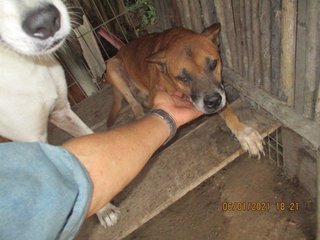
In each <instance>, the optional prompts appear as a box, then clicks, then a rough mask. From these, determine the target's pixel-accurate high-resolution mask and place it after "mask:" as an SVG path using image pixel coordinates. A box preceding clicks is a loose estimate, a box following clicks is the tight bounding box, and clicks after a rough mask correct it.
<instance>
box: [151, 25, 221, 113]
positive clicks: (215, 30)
mask: <svg viewBox="0 0 320 240" xmlns="http://www.w3.org/2000/svg"><path fill="white" fill-rule="evenodd" d="M220 28H221V26H220V23H216V24H213V25H212V26H210V27H209V28H206V29H205V30H204V31H203V32H202V33H201V34H199V33H194V32H192V31H189V30H186V29H181V28H177V29H173V30H171V31H170V32H169V34H168V35H167V39H165V41H167V44H166V48H165V49H162V50H160V51H158V52H156V53H154V54H152V55H151V56H150V57H148V58H147V59H146V60H147V61H148V62H149V63H155V64H157V67H158V69H159V70H160V71H161V72H162V74H164V77H165V78H166V79H167V80H168V81H170V82H171V83H172V84H173V85H174V87H175V88H176V89H177V90H179V91H181V92H183V93H184V94H185V95H186V96H188V97H189V98H190V99H191V101H192V103H193V104H194V105H195V106H196V108H197V109H198V110H199V111H201V112H203V113H206V114H210V113H215V112H217V111H219V110H220V109H222V108H223V107H224V106H225V104H226V95H225V91H224V87H223V85H222V83H221V68H222V65H221V59H220V55H219V51H218V46H217V42H218V34H219V32H220Z"/></svg>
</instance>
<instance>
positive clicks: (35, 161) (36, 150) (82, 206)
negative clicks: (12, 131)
mask: <svg viewBox="0 0 320 240" xmlns="http://www.w3.org/2000/svg"><path fill="white" fill-rule="evenodd" d="M91 197H92V183H91V180H90V178H89V176H88V173H87V172H86V170H85V168H84V167H83V166H82V165H81V163H80V162H79V161H78V160H77V159H76V158H75V157H74V156H73V155H72V154H71V153H69V152H68V151H67V150H65V149H64V148H62V147H57V146H52V145H49V144H44V143H16V142H15V143H2V144H0V239H2V240H6V239H8V240H12V239H16V240H19V239H23V240H25V239H33V240H37V239H39V240H40V239H41V240H43V239H68V240H69V239H73V238H74V237H75V235H76V234H77V232H78V230H79V229H80V226H81V224H82V222H83V221H84V218H85V215H86V212H87V209H88V206H89V203H90V200H91Z"/></svg>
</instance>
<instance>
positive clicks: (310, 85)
mask: <svg viewBox="0 0 320 240" xmlns="http://www.w3.org/2000/svg"><path fill="white" fill-rule="evenodd" d="M319 7H320V4H319V1H318V0H309V1H308V4H307V14H308V15H307V41H306V46H307V49H306V62H305V64H306V71H305V78H304V80H305V84H304V108H303V110H304V116H305V117H307V118H310V119H314V117H315V95H316V91H317V87H318V86H317V84H319V71H318V68H319V65H318V64H319V46H318V45H319V14H320V10H319Z"/></svg>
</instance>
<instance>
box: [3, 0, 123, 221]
mask: <svg viewBox="0 0 320 240" xmlns="http://www.w3.org/2000/svg"><path fill="white" fill-rule="evenodd" d="M70 31H71V25H70V19H69V14H68V11H67V8H66V6H65V5H64V4H63V2H62V1H61V0H1V1H0V136H2V137H5V138H8V139H10V140H13V141H42V142H46V141H47V123H48V120H49V121H51V122H52V123H53V124H55V125H56V126H58V127H59V128H61V129H63V130H65V131H67V132H68V133H70V134H71V135H73V136H81V135H86V134H90V133H92V130H91V129H90V128H88V127H87V126H86V125H85V124H84V123H83V122H82V121H81V120H80V118H79V117H78V116H77V115H76V114H75V113H74V112H73V111H72V110H71V108H70V105H69V102H68V99H67V87H66V81H65V76H64V72H63V69H62V67H61V65H60V64H59V63H58V62H57V61H56V59H55V58H54V56H52V54H51V53H53V52H54V51H55V50H56V49H58V48H59V47H60V46H61V45H62V44H63V43H64V41H65V39H66V37H67V36H68V34H69V32H70ZM98 217H99V220H100V221H101V223H102V224H103V225H104V226H106V225H113V224H115V223H116V222H117V219H118V210H117V208H116V207H114V206H113V205H112V204H107V205H106V207H104V208H103V209H101V210H100V211H99V214H98Z"/></svg>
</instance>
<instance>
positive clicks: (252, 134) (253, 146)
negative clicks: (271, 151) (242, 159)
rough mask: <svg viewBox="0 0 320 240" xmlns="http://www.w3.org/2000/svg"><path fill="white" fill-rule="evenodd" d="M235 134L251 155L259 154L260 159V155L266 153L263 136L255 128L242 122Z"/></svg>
mask: <svg viewBox="0 0 320 240" xmlns="http://www.w3.org/2000/svg"><path fill="white" fill-rule="evenodd" d="M235 136H236V137H237V139H238V141H239V142H240V144H241V147H242V148H243V150H245V151H247V152H248V153H249V155H250V156H257V157H258V158H259V159H260V155H261V154H263V155H264V151H263V144H264V143H263V138H262V137H261V136H260V134H259V133H258V132H257V131H256V130H255V129H253V128H251V127H248V126H246V125H244V124H242V126H241V128H240V129H239V130H238V131H237V133H235Z"/></svg>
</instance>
